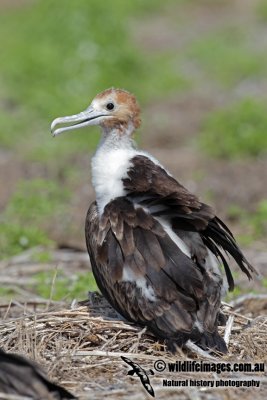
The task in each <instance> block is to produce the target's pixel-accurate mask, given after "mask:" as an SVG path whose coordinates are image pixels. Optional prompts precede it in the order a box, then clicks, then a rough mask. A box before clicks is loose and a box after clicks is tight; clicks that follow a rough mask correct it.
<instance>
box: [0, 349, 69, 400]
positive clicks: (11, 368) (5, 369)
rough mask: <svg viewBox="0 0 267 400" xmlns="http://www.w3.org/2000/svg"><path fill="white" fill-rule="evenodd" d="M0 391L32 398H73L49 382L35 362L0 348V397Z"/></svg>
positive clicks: (35, 399) (40, 399)
mask: <svg viewBox="0 0 267 400" xmlns="http://www.w3.org/2000/svg"><path fill="white" fill-rule="evenodd" d="M1 393H2V394H3V393H5V394H9V395H19V396H25V397H27V398H30V399H34V400H63V399H75V397H74V396H73V395H72V394H71V393H69V392H68V391H67V390H66V389H64V388H63V387H61V386H58V385H56V384H55V383H52V382H50V381H49V380H48V378H47V377H46V375H45V374H44V372H43V371H42V370H41V368H40V367H39V366H38V365H37V364H35V363H33V362H32V361H30V360H28V359H26V358H25V357H22V356H20V355H18V354H11V353H6V352H4V351H3V350H1V349H0V398H1Z"/></svg>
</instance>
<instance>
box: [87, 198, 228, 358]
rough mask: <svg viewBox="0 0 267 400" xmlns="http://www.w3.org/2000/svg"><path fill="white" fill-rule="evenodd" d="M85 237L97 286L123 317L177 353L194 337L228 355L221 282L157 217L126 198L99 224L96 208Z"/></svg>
mask: <svg viewBox="0 0 267 400" xmlns="http://www.w3.org/2000/svg"><path fill="white" fill-rule="evenodd" d="M85 232H86V243H87V248H88V252H89V255H90V259H91V263H92V269H93V272H94V275H95V278H96V281H97V284H98V286H99V288H100V290H101V291H102V293H103V294H104V296H105V297H106V298H107V299H108V300H109V302H110V303H111V304H112V305H113V307H114V308H115V309H117V311H118V312H119V313H120V314H122V315H123V316H124V317H125V318H127V319H128V320H131V321H134V322H137V323H139V324H141V325H147V326H148V327H149V328H150V330H152V331H153V332H154V333H155V334H156V336H157V337H160V338H163V339H166V340H167V343H168V345H169V347H170V348H172V349H173V348H174V346H175V344H178V345H182V344H183V343H184V342H186V341H187V340H188V339H189V338H191V339H193V340H195V341H197V342H198V341H199V342H200V341H202V342H203V343H202V344H203V347H216V348H217V349H218V350H220V351H225V350H226V346H225V343H224V341H223V340H222V339H221V338H220V337H219V335H218V334H217V317H218V311H219V307H220V292H221V284H222V279H221V277H220V276H218V275H216V274H214V273H212V272H210V271H206V270H205V269H200V268H199V267H198V266H197V264H196V263H194V261H193V260H192V259H190V258H189V257H187V256H186V255H185V254H184V253H183V252H182V251H181V250H180V249H179V248H178V247H177V246H176V244H175V243H174V242H173V241H172V240H171V239H170V237H169V236H168V235H167V234H166V232H165V231H164V230H163V228H162V226H161V225H160V224H159V222H158V221H157V220H156V219H155V218H154V217H153V216H152V215H150V214H149V213H148V212H146V211H145V210H144V209H143V208H140V207H139V208H138V207H137V208H136V207H135V206H134V204H133V203H132V202H131V201H130V200H128V199H127V198H125V197H121V198H117V199H115V200H113V201H112V202H110V203H109V204H108V205H107V206H106V207H105V210H104V214H103V215H102V217H101V219H100V220H99V218H98V214H97V208H96V204H95V203H93V204H92V206H91V207H90V209H89V211H88V214H87V218H86V227H85Z"/></svg>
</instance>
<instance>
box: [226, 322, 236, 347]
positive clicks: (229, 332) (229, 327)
mask: <svg viewBox="0 0 267 400" xmlns="http://www.w3.org/2000/svg"><path fill="white" fill-rule="evenodd" d="M234 319H235V317H234V315H230V316H229V318H228V320H227V324H226V327H225V332H224V341H225V343H226V345H227V346H228V344H229V340H230V335H231V331H232V327H233V323H234Z"/></svg>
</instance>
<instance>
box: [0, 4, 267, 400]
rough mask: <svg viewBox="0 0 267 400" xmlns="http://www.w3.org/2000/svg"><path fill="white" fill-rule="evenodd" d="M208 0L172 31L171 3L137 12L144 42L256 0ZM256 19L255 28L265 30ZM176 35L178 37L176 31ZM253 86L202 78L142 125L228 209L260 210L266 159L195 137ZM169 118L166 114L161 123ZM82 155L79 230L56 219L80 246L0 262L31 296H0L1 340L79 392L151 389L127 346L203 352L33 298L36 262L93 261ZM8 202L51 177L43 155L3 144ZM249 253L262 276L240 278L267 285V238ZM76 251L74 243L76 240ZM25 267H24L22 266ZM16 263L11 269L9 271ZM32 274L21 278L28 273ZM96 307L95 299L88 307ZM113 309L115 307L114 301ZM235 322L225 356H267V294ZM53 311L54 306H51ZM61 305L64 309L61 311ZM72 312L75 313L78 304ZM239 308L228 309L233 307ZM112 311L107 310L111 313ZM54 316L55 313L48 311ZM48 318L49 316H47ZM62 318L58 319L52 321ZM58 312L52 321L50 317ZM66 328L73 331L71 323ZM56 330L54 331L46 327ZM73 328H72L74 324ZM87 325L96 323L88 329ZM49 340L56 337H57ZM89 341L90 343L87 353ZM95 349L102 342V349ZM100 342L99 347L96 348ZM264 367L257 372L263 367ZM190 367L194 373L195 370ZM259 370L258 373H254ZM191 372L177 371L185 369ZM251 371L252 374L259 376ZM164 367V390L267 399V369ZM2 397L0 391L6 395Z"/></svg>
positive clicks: (94, 394)
mask: <svg viewBox="0 0 267 400" xmlns="http://www.w3.org/2000/svg"><path fill="white" fill-rule="evenodd" d="M9 3H12V4H13V5H14V6H15V5H16V6H17V4H18V3H19V2H17V1H16V2H8V1H4V2H2V1H1V2H0V7H2V6H3V7H7V6H8V5H7V4H9ZM201 3H202V5H201V6H199V7H197V6H196V5H194V6H192V5H188V7H185V8H184V13H185V16H187V17H188V15H191V18H192V23H191V24H189V26H188V28H187V30H186V31H177V30H176V31H175V32H174V31H173V27H172V26H171V25H170V24H169V13H175V10H167V11H165V12H164V13H163V14H162V15H153V16H149V17H146V18H145V19H144V20H141V21H140V20H139V21H134V20H133V21H132V23H131V30H132V35H133V37H134V40H135V41H136V43H138V45H139V46H142V47H143V49H144V50H145V51H146V52H147V56H149V54H150V52H151V53H152V52H156V51H157V50H158V49H162V48H164V49H168V47H169V48H171V49H174V48H175V49H177V51H179V48H181V46H184V45H185V43H186V41H187V40H189V39H190V38H192V37H193V36H195V37H197V35H200V34H201V33H203V32H207V31H212V30H213V29H214V27H218V26H219V25H220V24H221V25H223V24H224V23H225V21H226V20H228V21H229V19H232V20H235V21H236V23H237V24H245V23H246V21H247V19H248V16H249V13H250V9H251V7H252V6H253V0H236V1H232V2H229V1H226V2H225V4H224V5H223V2H217V5H214V6H211V2H210V1H207V2H206V5H205V2H201ZM257 29H258V28H257V26H256V28H255V32H256V33H255V34H257V32H258V31H257ZM177 38H178V39H177ZM250 90H251V87H245V86H242V87H240V88H239V91H237V92H235V93H229V92H228V93H227V91H221V92H218V90H217V88H215V87H210V86H207V85H205V86H201V85H200V86H199V87H198V88H197V89H196V90H192V92H187V93H186V94H179V95H178V94H177V95H175V94H173V95H171V96H169V97H168V98H162V99H160V100H157V101H156V102H151V103H150V104H148V105H147V106H146V107H145V108H144V110H143V120H144V128H143V131H142V138H141V143H142V147H143V148H144V149H146V150H148V151H150V152H151V153H152V154H153V155H154V156H156V157H157V158H158V159H159V160H160V162H161V163H162V164H163V165H165V166H166V167H167V168H168V169H169V170H170V171H171V172H172V174H173V175H174V176H175V177H176V178H177V179H178V180H179V181H180V182H181V183H182V184H184V185H185V186H186V187H187V188H189V189H190V190H192V191H193V192H195V193H197V194H198V195H199V196H200V197H201V198H202V199H203V200H206V199H207V195H208V193H210V192H211V191H212V199H211V200H209V203H210V204H212V205H213V206H215V208H216V209H217V212H218V214H219V215H220V216H221V217H226V210H227V205H229V204H238V205H239V206H240V207H243V208H245V209H247V210H252V209H253V207H254V206H255V204H256V203H257V202H258V201H260V200H261V199H263V198H264V197H266V195H267V191H266V185H264V184H263V182H266V171H267V159H266V158H261V159H255V160H253V161H247V160H238V161H227V162H226V161H223V160H216V159H210V158H208V157H207V156H205V155H203V154H200V153H199V152H198V150H197V147H196V146H195V145H194V139H195V138H196V137H197V135H198V133H199V129H200V126H201V123H202V122H203V119H204V118H205V116H206V115H207V113H208V112H209V111H212V110H214V109H215V108H217V107H218V106H219V105H226V104H228V103H230V102H231V101H232V100H233V98H235V97H238V96H240V93H241V95H242V93H247V92H249V91H250ZM252 90H253V91H254V92H257V93H258V94H259V96H261V95H262V94H263V92H266V88H265V87H256V86H255V87H253V88H252ZM159 121H164V124H162V123H159ZM76 161H77V165H79V167H80V169H81V176H82V178H83V183H81V185H80V187H78V188H76V190H75V192H73V196H72V199H71V212H70V215H69V216H68V218H69V220H70V223H71V225H72V226H73V230H72V232H71V235H70V234H69V232H67V231H63V230H61V227H60V224H59V225H57V227H56V228H55V227H54V226H53V227H51V236H52V237H53V238H54V239H55V240H56V241H57V243H58V246H59V247H69V248H70V249H73V248H75V249H79V250H81V253H80V252H77V253H71V255H70V253H68V252H67V256H64V254H65V255H66V253H65V251H62V252H60V251H59V253H55V254H54V255H53V257H52V260H51V262H50V263H48V264H47V265H44V264H42V265H39V264H37V263H35V264H33V263H31V262H30V261H29V258H27V255H25V258H23V256H22V258H19V257H18V258H14V259H12V260H9V261H6V262H2V263H1V265H0V281H3V280H4V279H6V281H8V280H12V279H13V280H14V279H17V278H18V277H19V278H20V280H21V282H22V283H21V285H19V288H18V296H19V297H22V298H23V297H24V299H25V298H27V299H28V300H27V302H22V301H18V302H13V303H12V304H4V303H2V304H1V305H0V317H1V318H2V322H1V324H0V333H1V339H0V346H3V347H4V348H5V349H13V351H19V352H21V353H23V354H27V355H28V356H30V357H32V358H34V359H36V360H37V361H38V362H39V363H40V364H41V365H43V367H44V368H45V369H46V371H48V374H49V376H50V378H51V379H54V380H56V381H57V382H60V383H61V384H62V385H64V386H66V388H68V389H69V390H71V391H72V392H73V393H75V394H77V395H79V398H81V399H89V398H90V399H102V398H104V397H105V396H108V397H109V398H110V399H126V398H127V399H131V400H134V399H142V398H143V399H148V398H150V397H149V395H148V394H146V392H145V391H144V390H143V388H142V387H141V385H140V382H139V380H138V378H137V377H130V376H127V371H128V366H127V365H126V364H125V363H123V361H122V360H121V358H120V355H122V354H124V355H126V356H127V353H128V357H131V359H133V360H134V361H136V362H138V363H139V364H140V365H142V366H143V367H144V368H146V369H147V370H149V369H153V365H154V362H155V361H156V360H157V359H164V360H165V361H166V360H169V361H170V360H171V361H176V360H177V359H179V360H186V359H189V357H193V358H195V359H199V360H200V359H204V358H201V357H200V356H199V355H195V354H192V353H190V352H189V353H187V352H186V353H181V354H178V355H177V356H172V355H170V354H168V353H166V352H165V350H164V348H163V345H162V344H157V343H156V344H155V342H154V340H153V339H151V337H150V336H148V335H146V334H144V333H142V332H141V330H140V329H139V328H135V327H133V326H132V325H129V324H126V323H124V322H121V321H119V322H117V320H116V319H115V321H116V322H114V318H115V317H114V315H112V311H110V310H109V309H108V306H107V305H105V306H103V307H102V306H101V307H102V308H101V307H100V311H101V310H102V311H103V308H104V311H103V314H102V315H101V313H100V314H99V313H98V314H97V315H96V314H95V312H96V311H95V310H96V309H97V306H96V304H95V303H93V306H92V303H90V304H89V311H90V312H89V314H88V310H87V308H86V307H85V306H82V307H81V306H80V307H79V306H78V305H77V304H73V305H72V306H71V307H70V306H69V305H67V304H66V303H53V302H50V303H49V304H47V303H45V304H44V303H43V302H42V299H37V298H31V296H30V293H28V292H27V289H26V288H27V285H28V283H29V281H30V279H31V276H32V274H33V272H36V271H37V270H38V268H39V270H42V269H53V268H54V266H55V264H57V263H59V262H60V263H61V265H63V266H64V268H66V270H68V271H69V274H71V273H72V271H73V268H75V271H81V272H84V273H86V271H87V268H88V265H89V262H88V261H87V255H86V254H85V253H83V252H82V251H83V250H84V249H85V245H84V238H83V226H84V218H85V214H86V210H87V208H88V204H89V203H90V202H91V201H92V200H93V199H94V193H93V190H92V188H91V186H89V184H88V181H89V174H90V172H89V167H90V165H89V159H88V157H87V156H84V157H83V158H80V159H79V160H76ZM0 168H1V174H0V187H1V192H0V209H3V208H4V207H5V205H6V204H7V203H8V199H9V196H10V195H11V194H12V192H13V191H14V189H15V187H16V184H17V182H18V181H19V180H20V179H24V178H26V179H29V178H33V177H36V176H38V177H40V176H41V177H49V176H47V174H48V172H47V170H46V169H45V168H44V167H42V166H40V165H38V164H29V163H26V162H25V161H23V160H21V159H20V157H19V155H18V154H14V153H12V151H9V152H6V151H0ZM227 222H228V223H229V225H230V227H231V229H232V230H233V231H234V233H240V229H241V227H240V226H239V225H237V224H236V223H235V221H229V220H228V221H227ZM244 251H245V254H246V255H247V257H248V258H249V260H251V263H252V264H253V265H254V266H255V267H256V268H257V270H258V271H259V277H257V278H256V279H255V281H254V282H252V283H251V282H247V280H246V278H245V277H241V276H238V278H237V283H239V284H241V285H242V287H243V288H246V289H247V291H248V292H252V291H256V292H257V293H262V295H264V294H266V287H264V286H263V285H262V279H263V277H265V278H266V277H267V272H266V271H267V268H266V267H267V253H266V243H264V242H263V241H258V242H257V243H254V244H253V245H251V246H250V247H249V248H246V249H244ZM70 252H71V250H70ZM22 270H23V277H22V276H21V271H22ZM7 271H8V273H7ZM22 278H23V279H25V281H23V279H22ZM90 307H91V308H90ZM107 309H108V311H107ZM233 312H235V313H236V315H235V322H234V325H233V328H232V332H231V336H230V352H229V355H228V356H227V357H225V358H224V359H223V360H225V361H230V362H234V361H236V360H239V361H244V362H255V361H257V360H258V361H259V360H260V361H262V362H265V363H266V360H267V358H266V354H267V340H266V338H267V329H266V328H267V325H266V324H267V322H266V321H267V320H266V313H267V300H266V297H264V296H263V297H260V295H257V296H256V298H251V299H250V298H244V299H242V300H241V301H240V303H236V304H235V305H234V309H233ZM49 313H50V316H49V315H48V314H49ZM57 313H58V314H57ZM71 313H73V314H71ZM230 314H231V313H229V314H228V316H230ZM103 315H104V318H103ZM49 318H50V319H49ZM48 319H49V320H48ZM53 319H54V322H53V321H52V320H53ZM51 321H52V322H51ZM64 329H65V333H64ZM48 331H49V336H48V338H49V340H46V339H45V337H46V335H47V332H48ZM66 332H67V333H66ZM88 332H89V333H88ZM49 341H50V345H49ZM83 351H84V353H83ZM97 351H100V352H102V353H101V355H100V353H98V352H97ZM92 352H93V353H92ZM255 376H256V377H255ZM190 377H191V378H192V375H187V378H190ZM253 377H254V378H255V379H256V378H258V375H255V374H254V375H253V376H252V378H253ZM164 378H166V379H176V380H177V379H178V375H177V374H171V373H166V374H165V375H164ZM184 378H185V375H179V379H180V380H181V379H184ZM194 378H195V379H208V378H210V379H211V380H217V379H219V376H218V375H216V376H215V374H210V375H209V377H208V378H207V375H198V376H197V378H196V377H195V376H194ZM223 378H224V379H227V378H229V379H230V378H231V379H236V378H237V379H239V380H240V379H242V380H248V379H249V378H251V376H248V375H247V376H244V375H242V374H241V375H231V374H224V375H223ZM252 378H251V379H252ZM162 379H163V376H162V375H161V374H155V376H153V377H151V382H152V384H153V387H154V390H155V393H156V398H157V399H172V398H173V399H174V398H178V396H179V399H186V400H187V399H194V400H195V399H196V400H202V399H209V400H226V399H227V400H228V399H239V398H240V397H241V396H242V397H244V399H251V398H254V399H255V400H256V399H263V398H265V396H266V394H267V376H266V371H265V374H262V375H261V376H260V380H261V388H260V389H259V390H257V389H255V388H254V389H253V388H249V389H240V388H239V389H237V388H227V389H222V388H221V389H214V390H213V389H207V388H201V389H197V388H185V389H179V391H178V389H177V388H175V389H174V388H163V387H162ZM0 398H1V395H0Z"/></svg>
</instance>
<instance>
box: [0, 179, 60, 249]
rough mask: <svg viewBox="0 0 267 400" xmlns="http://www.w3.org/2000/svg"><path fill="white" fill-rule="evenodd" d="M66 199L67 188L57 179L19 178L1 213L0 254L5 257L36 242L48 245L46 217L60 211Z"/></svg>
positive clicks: (49, 242) (49, 243)
mask: <svg viewBox="0 0 267 400" xmlns="http://www.w3.org/2000/svg"><path fill="white" fill-rule="evenodd" d="M67 199H68V192H67V190H65V189H64V188H62V187H58V185H57V184H56V182H52V181H49V180H45V179H34V180H31V181H23V182H21V183H20V184H19V185H18V188H17V190H16V191H15V193H14V194H13V196H12V198H11V199H10V201H9V204H8V206H7V207H6V209H5V211H4V213H3V214H2V215H1V225H0V253H1V256H2V257H8V256H11V255H14V254H17V253H19V252H21V251H22V250H25V249H27V248H30V247H33V246H36V245H39V244H44V245H51V244H52V241H51V240H50V239H49V238H48V235H47V234H46V230H45V227H46V222H47V219H49V218H50V217H51V216H55V215H56V214H59V213H60V212H61V211H62V207H63V205H65V204H66V201H67Z"/></svg>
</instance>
